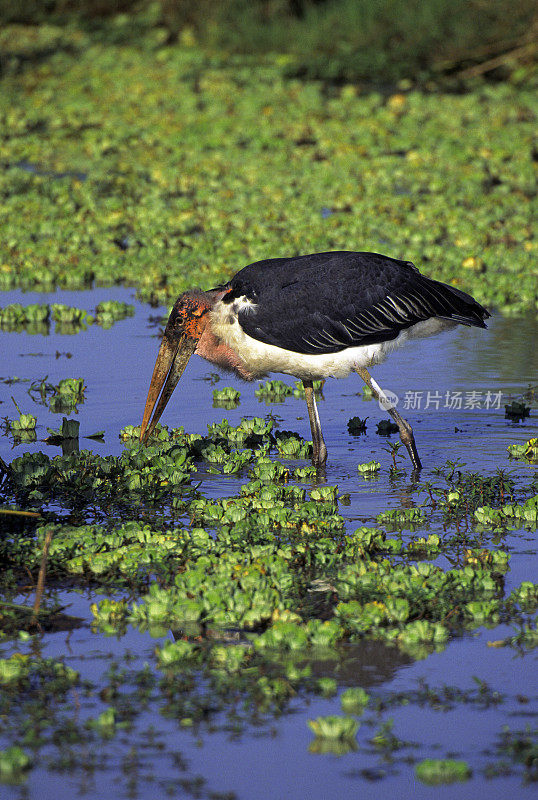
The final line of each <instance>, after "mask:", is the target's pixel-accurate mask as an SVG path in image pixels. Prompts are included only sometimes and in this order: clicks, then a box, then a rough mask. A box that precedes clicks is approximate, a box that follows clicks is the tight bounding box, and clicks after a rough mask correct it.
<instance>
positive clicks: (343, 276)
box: [223, 251, 490, 354]
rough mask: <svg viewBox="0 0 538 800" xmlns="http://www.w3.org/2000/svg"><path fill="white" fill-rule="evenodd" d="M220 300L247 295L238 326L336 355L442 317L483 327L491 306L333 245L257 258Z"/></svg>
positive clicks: (374, 256)
mask: <svg viewBox="0 0 538 800" xmlns="http://www.w3.org/2000/svg"><path fill="white" fill-rule="evenodd" d="M226 288H227V289H228V292H227V294H226V296H225V297H224V298H223V302H233V300H234V299H236V298H239V297H242V296H245V297H247V298H248V299H249V300H251V301H252V302H253V303H255V304H256V305H255V308H252V307H250V308H249V310H248V311H245V310H243V311H242V310H240V311H239V323H240V325H241V327H242V328H243V330H244V331H245V332H246V333H247V334H248V335H249V336H252V337H253V338H255V339H258V340H259V341H261V342H265V343H266V344H272V345H276V346H277V347H283V348H286V349H287V350H292V351H294V352H297V353H306V354H322V353H336V352H339V351H341V350H345V349H346V348H347V347H355V346H359V345H367V344H375V343H379V342H385V341H389V340H391V339H395V338H396V337H397V336H398V334H399V333H400V331H402V330H404V329H405V328H409V327H411V326H412V325H415V324H416V323H417V322H422V321H424V320H427V319H430V318H432V317H441V318H443V319H448V320H453V321H454V322H460V323H462V324H464V325H475V326H477V327H480V328H485V327H486V325H485V323H484V320H485V319H486V318H487V317H489V316H490V315H489V312H488V311H487V310H486V309H485V308H484V307H483V306H481V305H480V304H479V303H477V302H476V300H474V299H473V298H472V297H471V296H470V295H468V294H466V293H465V292H462V291H460V290H459V289H456V288H454V287H453V286H448V285H447V284H444V283H440V282H439V281H434V280H431V279H430V278H426V277H424V276H423V275H421V274H420V272H419V271H418V269H417V268H416V267H415V266H414V264H412V263H411V262H410V261H398V260H397V259H394V258H389V257H388V256H383V255H380V254H378V253H354V252H348V251H335V252H329V253H314V254H312V255H306V256H297V257H295V258H273V259H268V260H266V261H258V262H256V263H255V264H250V265H249V266H247V267H244V269H242V270H240V271H239V272H238V273H237V274H236V275H235V276H234V277H233V278H232V280H231V281H230V282H229V284H227V286H226Z"/></svg>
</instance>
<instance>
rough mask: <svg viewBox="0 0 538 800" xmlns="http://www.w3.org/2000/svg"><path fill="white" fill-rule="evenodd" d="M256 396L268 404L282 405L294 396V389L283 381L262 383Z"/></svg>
mask: <svg viewBox="0 0 538 800" xmlns="http://www.w3.org/2000/svg"><path fill="white" fill-rule="evenodd" d="M254 394H255V395H256V397H259V398H260V400H265V402H266V403H282V402H283V400H284V399H285V398H286V397H289V396H290V395H291V394H293V388H292V387H291V386H288V384H287V383H284V381H281V380H273V381H265V383H260V385H259V387H258V388H257V389H256V391H255V392H254Z"/></svg>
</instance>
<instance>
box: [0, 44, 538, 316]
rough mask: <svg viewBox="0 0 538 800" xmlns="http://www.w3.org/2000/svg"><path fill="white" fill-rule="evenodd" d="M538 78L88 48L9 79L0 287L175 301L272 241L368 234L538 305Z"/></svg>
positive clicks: (321, 245) (364, 244)
mask: <svg viewBox="0 0 538 800" xmlns="http://www.w3.org/2000/svg"><path fill="white" fill-rule="evenodd" d="M535 130H536V93H535V91H534V89H533V87H532V86H530V87H529V88H528V89H527V88H525V86H514V85H510V84H501V85H486V84H484V85H483V86H481V87H479V88H477V89H475V90H474V91H472V92H469V93H468V94H463V95H456V94H442V93H438V94H436V93H431V94H424V93H420V92H416V91H408V92H397V93H393V94H390V93H389V94H386V95H383V94H380V93H376V92H369V93H366V92H364V93H363V94H361V93H360V92H359V91H358V90H357V89H356V87H354V86H343V87H341V88H339V89H332V90H328V89H326V88H324V87H323V85H322V84H316V83H307V84H304V83H301V82H298V81H290V80H286V79H285V78H284V77H283V70H282V67H281V66H279V62H278V59H272V60H271V59H269V58H268V59H267V60H266V61H265V62H264V63H261V64H260V63H259V62H255V61H253V60H251V61H248V60H245V59H243V60H240V59H236V60H235V62H234V61H232V60H229V61H228V63H227V62H226V60H225V59H224V60H223V59H222V58H220V59H216V58H214V59H213V60H212V59H211V58H209V57H206V56H204V55H202V54H201V53H200V52H199V51H198V50H196V49H194V48H193V49H183V50H182V49H178V48H161V49H159V50H155V51H147V50H141V49H140V50H138V49H135V48H129V47H103V46H99V45H97V44H94V45H91V46H88V47H87V48H85V49H82V50H81V51H80V52H79V53H77V55H76V57H73V56H69V55H66V54H65V53H57V54H56V55H54V56H53V57H51V58H50V59H48V60H46V61H45V62H44V63H43V64H42V65H41V66H39V67H35V68H33V69H31V70H27V71H23V72H22V73H21V74H19V75H17V76H15V77H9V76H6V77H5V78H4V80H3V81H2V84H1V86H0V131H1V134H0V163H1V167H2V168H1V170H0V197H1V198H2V237H1V242H0V288H3V289H8V288H14V287H22V288H37V289H41V290H48V289H51V288H53V287H55V286H60V287H63V288H85V287H89V286H91V285H92V284H93V283H94V282H96V283H98V284H113V283H117V282H120V281H121V282H127V283H131V284H134V285H136V286H137V287H138V289H139V293H140V296H141V297H142V298H144V299H147V300H158V301H159V302H162V303H167V304H170V303H171V302H172V301H173V300H174V299H175V297H176V296H177V294H178V293H179V292H180V291H182V290H184V289H186V288H190V287H192V286H193V285H203V286H204V287H210V286H212V285H215V283H217V282H218V281H219V280H222V279H223V278H225V277H228V276H230V275H231V274H233V273H234V272H236V271H237V269H238V268H239V267H241V266H244V265H245V264H247V263H249V262H251V261H255V260H257V259H261V258H266V257H268V256H284V255H293V254H295V253H304V252H314V251H323V250H333V249H349V250H371V251H374V252H379V251H381V252H384V253H386V254H387V255H391V256H394V257H401V258H406V259H410V260H412V261H415V262H416V263H417V264H418V265H421V266H422V267H423V268H424V270H425V271H426V272H427V273H428V274H430V275H431V276H432V277H434V278H438V279H441V280H444V281H448V282H453V283H455V284H457V285H460V286H462V287H464V288H465V289H466V290H468V291H470V292H471V293H472V294H473V295H474V296H475V297H476V298H477V300H479V302H481V303H485V304H489V305H492V306H494V307H496V308H499V309H501V310H503V311H507V312H510V313H521V312H524V311H527V310H533V311H534V310H536V303H537V284H538V282H537V273H536V240H535V238H534V233H533V230H532V223H531V220H532V205H533V203H535V201H536V176H535V171H534V170H535V166H536V146H535V142H534V138H533V137H534V134H535Z"/></svg>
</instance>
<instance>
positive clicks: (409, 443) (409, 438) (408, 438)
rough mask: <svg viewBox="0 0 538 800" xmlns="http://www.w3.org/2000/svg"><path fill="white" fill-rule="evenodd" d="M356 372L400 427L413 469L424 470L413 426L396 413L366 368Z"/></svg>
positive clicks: (356, 369) (360, 368) (401, 437)
mask: <svg viewBox="0 0 538 800" xmlns="http://www.w3.org/2000/svg"><path fill="white" fill-rule="evenodd" d="M355 372H356V373H357V375H360V377H361V378H362V379H363V381H364V382H365V384H366V385H367V386H369V387H370V389H371V391H372V394H373V396H374V397H375V399H376V400H377V402H378V403H382V405H383V408H386V410H387V411H388V412H389V414H390V415H391V417H392V419H393V420H394V422H395V423H396V425H397V426H398V429H399V431H400V439H401V440H402V442H403V443H404V444H405V446H406V447H407V452H408V453H409V457H410V458H411V461H412V462H413V467H414V468H415V469H422V464H421V463H420V458H419V457H418V451H417V446H416V444H415V437H414V436H413V428H412V427H411V425H410V424H409V423H408V422H407V420H405V419H404V418H403V417H402V416H400V414H399V413H398V412H397V411H396V409H395V408H394V406H393V405H392V403H391V402H390V400H389V399H388V397H387V396H386V395H385V393H384V392H383V389H382V388H381V387H380V386H378V385H377V383H376V382H375V381H374V379H373V378H372V376H371V375H370V373H369V372H368V370H367V369H365V368H364V367H356V368H355Z"/></svg>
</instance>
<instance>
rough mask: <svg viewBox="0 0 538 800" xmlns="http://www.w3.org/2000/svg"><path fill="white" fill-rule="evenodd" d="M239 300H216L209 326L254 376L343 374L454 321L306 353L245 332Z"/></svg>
mask: <svg viewBox="0 0 538 800" xmlns="http://www.w3.org/2000/svg"><path fill="white" fill-rule="evenodd" d="M241 300H243V298H241ZM241 300H239V301H236V302H235V303H233V305H231V306H230V304H224V303H222V302H217V303H216V304H215V306H214V307H213V310H212V311H211V330H212V331H213V333H214V334H215V336H218V337H219V338H220V339H222V341H223V342H224V343H225V344H226V345H228V347H230V348H231V349H232V350H234V351H235V352H236V353H238V354H239V355H240V357H241V360H242V361H243V362H244V364H245V366H246V368H247V369H248V371H249V372H250V373H251V374H252V377H253V378H262V377H264V376H265V375H267V374H268V373H269V372H282V373H284V374H286V375H294V376H295V377H296V378H301V379H302V380H320V379H323V378H345V377H346V376H347V375H349V373H350V372H351V371H352V370H354V369H355V368H356V367H371V366H373V365H374V364H380V363H381V362H382V361H384V360H385V359H386V357H387V356H388V355H389V353H391V352H392V351H393V350H395V349H396V348H397V347H401V346H402V345H403V344H405V342H406V341H407V340H408V339H414V338H417V337H423V336H431V335H433V334H436V333H440V332H441V331H443V330H447V329H449V328H453V327H454V326H455V325H456V324H457V323H455V322H451V321H449V320H444V319H440V318H439V317H432V318H431V319H429V320H426V321H424V322H419V323H417V324H416V325H413V326H412V327H410V328H407V329H406V330H404V331H402V332H401V333H400V334H399V335H398V336H397V337H396V338H395V339H392V340H391V341H389V342H380V343H379V344H368V345H362V346H359V347H348V348H346V349H345V350H341V351H340V352H339V353H327V354H321V355H307V354H304V353H296V352H294V351H292V350H285V349H284V348H281V347H276V346H275V345H272V344H265V342H260V341H258V339H253V338H252V336H249V335H248V334H247V333H245V331H244V330H243V329H242V328H241V326H240V325H239V322H238V319H237V308H238V307H241V306H243V307H244V302H243V303H242V302H241Z"/></svg>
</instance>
